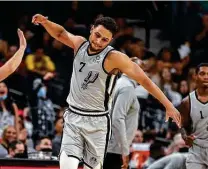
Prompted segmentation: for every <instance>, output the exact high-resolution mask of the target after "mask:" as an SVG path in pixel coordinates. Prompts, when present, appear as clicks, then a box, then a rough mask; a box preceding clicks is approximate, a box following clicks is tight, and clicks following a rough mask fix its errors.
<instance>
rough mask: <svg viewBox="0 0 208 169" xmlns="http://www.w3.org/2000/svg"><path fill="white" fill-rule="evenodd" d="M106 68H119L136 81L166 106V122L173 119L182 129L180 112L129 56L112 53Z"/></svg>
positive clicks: (107, 60)
mask: <svg viewBox="0 0 208 169" xmlns="http://www.w3.org/2000/svg"><path fill="white" fill-rule="evenodd" d="M105 66H106V67H107V68H108V69H114V68H117V69H119V70H120V71H121V72H123V73H125V74H127V75H128V76H129V77H130V78H132V79H134V80H136V81H137V82H138V83H139V84H140V85H142V86H143V87H144V88H145V89H146V90H147V91H148V92H149V93H150V94H152V95H153V96H154V97H155V98H157V99H158V100H159V101H160V102H161V103H162V104H163V105H164V106H165V108H166V120H168V119H169V117H171V118H173V120H174V121H175V122H176V123H177V125H178V126H179V127H180V113H179V112H178V110H177V109H176V108H175V107H174V106H173V104H172V103H171V102H170V101H169V100H168V98H167V97H166V96H165V95H164V93H163V92H162V91H161V90H160V89H159V87H158V86H157V85H156V84H154V83H153V82H152V81H151V80H150V79H149V77H148V76H147V75H146V74H145V73H144V71H143V70H142V69H141V68H140V67H139V66H138V65H137V64H136V63H133V62H132V61H131V60H130V59H129V57H128V56H126V55H125V54H123V53H121V52H118V51H112V52H111V53H110V54H109V56H108V57H107V59H106V63H105Z"/></svg>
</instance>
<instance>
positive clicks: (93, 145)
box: [32, 14, 180, 169]
mask: <svg viewBox="0 0 208 169" xmlns="http://www.w3.org/2000/svg"><path fill="white" fill-rule="evenodd" d="M32 22H33V23H34V24H36V25H38V24H41V25H42V26H43V27H44V28H45V29H46V30H47V31H48V32H49V34H50V35H51V36H52V37H54V38H55V39H57V40H58V41H60V42H62V43H64V44H65V45H67V46H69V47H71V48H73V49H74V54H75V58H74V65H73V73H72V78H71V86H70V93H69V96H68V98H67V102H68V104H69V108H68V110H67V111H66V112H65V113H64V120H65V123H64V129H63V139H62V146H61V150H60V168H61V169H77V167H78V164H79V161H80V160H83V162H84V163H85V168H87V166H88V167H89V168H97V169H98V168H99V169H100V168H101V167H102V163H103V159H104V154H105V150H106V147H107V142H108V139H109V136H110V125H111V123H110V121H109V120H110V119H109V115H108V114H109V108H108V101H109V98H110V94H111V93H112V89H113V87H114V85H115V79H116V77H115V75H114V74H115V73H116V72H118V71H121V72H123V73H125V74H126V75H128V76H129V77H130V78H131V79H134V80H135V81H137V82H138V83H139V84H141V85H143V86H144V87H145V88H146V89H147V90H148V91H149V92H150V93H151V94H152V95H153V96H155V97H156V98H157V99H158V100H159V101H160V102H161V103H162V104H163V105H164V106H165V108H166V112H167V113H166V115H167V119H168V118H169V117H172V118H173V119H174V120H175V121H176V123H177V124H178V125H180V113H179V112H178V111H177V110H176V109H175V108H174V106H173V105H172V103H171V102H170V101H169V100H168V99H167V98H166V97H165V95H164V94H163V93H162V91H161V90H160V89H159V88H158V87H157V86H156V85H155V84H154V83H153V82H152V81H151V80H150V79H149V78H148V77H147V76H146V74H145V73H144V72H143V70H142V69H141V68H140V67H139V66H138V65H137V64H135V63H133V62H132V61H131V60H130V59H129V57H128V56H126V55H125V54H123V53H121V52H119V51H116V50H114V49H113V48H112V47H111V46H109V43H110V42H111V40H112V39H113V35H114V34H115V32H116V30H117V26H116V23H115V21H114V20H113V19H112V18H109V17H101V18H98V19H96V21H95V23H94V26H93V27H92V29H91V31H90V37H89V40H88V41H87V40H86V39H85V38H83V37H81V36H76V35H73V34H71V33H69V32H67V31H66V30H65V29H64V28H63V27H62V26H60V25H58V24H56V23H54V22H51V21H49V20H48V18H47V17H44V16H42V15H40V14H36V15H35V16H33V18H32Z"/></svg>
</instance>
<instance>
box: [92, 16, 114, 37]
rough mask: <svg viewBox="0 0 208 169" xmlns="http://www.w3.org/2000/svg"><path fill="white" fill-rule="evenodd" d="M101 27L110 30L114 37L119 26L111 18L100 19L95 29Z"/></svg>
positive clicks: (97, 20)
mask: <svg viewBox="0 0 208 169" xmlns="http://www.w3.org/2000/svg"><path fill="white" fill-rule="evenodd" d="M99 25H102V26H104V27H105V28H106V29H107V30H109V31H110V32H111V33H112V34H113V36H114V35H115V34H116V32H117V31H118V26H117V24H116V22H115V20H114V19H113V18H111V17H103V16H102V17H98V18H97V19H96V20H95V22H94V27H97V26H99Z"/></svg>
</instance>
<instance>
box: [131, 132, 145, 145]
mask: <svg viewBox="0 0 208 169" xmlns="http://www.w3.org/2000/svg"><path fill="white" fill-rule="evenodd" d="M142 142H143V133H142V132H141V131H140V130H137V131H136V133H135V136H134V139H133V141H132V143H142Z"/></svg>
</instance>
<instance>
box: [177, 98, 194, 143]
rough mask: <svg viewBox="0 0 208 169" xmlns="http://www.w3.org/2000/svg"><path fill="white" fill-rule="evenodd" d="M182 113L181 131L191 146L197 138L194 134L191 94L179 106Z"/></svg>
mask: <svg viewBox="0 0 208 169" xmlns="http://www.w3.org/2000/svg"><path fill="white" fill-rule="evenodd" d="M177 109H178V110H179V112H180V114H181V128H180V133H181V135H182V137H183V139H184V141H185V143H186V145H188V146H189V147H191V146H192V144H193V141H194V139H195V137H194V135H192V134H191V133H192V128H191V126H192V120H191V116H190V99H189V96H187V97H186V98H184V99H183V100H182V102H181V104H180V105H179V106H178V107H177Z"/></svg>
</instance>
